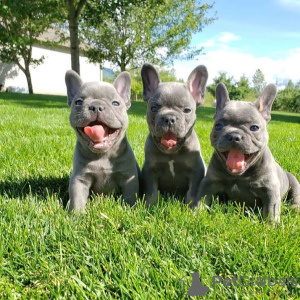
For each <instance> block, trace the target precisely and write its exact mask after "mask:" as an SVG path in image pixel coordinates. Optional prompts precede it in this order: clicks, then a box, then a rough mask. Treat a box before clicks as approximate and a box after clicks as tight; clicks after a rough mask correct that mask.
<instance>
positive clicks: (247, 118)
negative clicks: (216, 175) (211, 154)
mask: <svg viewBox="0 0 300 300" xmlns="http://www.w3.org/2000/svg"><path fill="white" fill-rule="evenodd" d="M210 139H211V144H212V146H213V147H214V148H215V150H216V152H217V153H218V155H219V157H220V158H221V160H222V162H223V164H224V167H225V168H226V169H227V170H228V172H229V173H231V174H242V173H244V172H245V171H246V170H247V169H248V168H249V167H250V166H251V165H252V164H253V163H254V162H255V160H256V158H257V157H258V155H259V153H260V151H261V150H262V149H263V148H264V147H265V146H266V145H267V143H268V132H267V129H266V121H265V119H264V118H263V117H262V116H261V114H260V113H259V111H258V109H257V108H256V107H255V105H254V104H253V103H248V102H243V101H230V102H229V103H228V104H227V105H226V106H225V107H224V109H223V110H222V111H221V112H220V113H218V114H217V115H216V117H215V123H214V126H213V129H212V132H211V135H210Z"/></svg>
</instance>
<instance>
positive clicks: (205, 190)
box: [194, 84, 300, 222]
mask: <svg viewBox="0 0 300 300" xmlns="http://www.w3.org/2000/svg"><path fill="white" fill-rule="evenodd" d="M275 97H276V86H275V85H272V84H270V85H268V86H267V87H266V88H265V89H264V91H263V92H262V93H261V95H260V96H259V97H258V99H257V100H256V101H255V102H254V103H250V102H244V101H230V100H229V96H228V92H227V89H226V87H225V85H224V84H219V85H218V86H217V88H216V100H217V104H216V113H215V116H214V119H215V122H214V126H213V129H212V132H211V135H210V139H211V144H212V146H213V147H214V153H213V156H212V158H211V161H210V164H209V167H208V170H207V175H206V177H205V178H204V179H203V180H202V182H201V185H200V188H199V193H198V199H201V198H203V197H205V204H206V205H211V203H212V199H213V197H214V196H218V195H222V196H225V198H226V199H230V200H233V201H236V202H238V203H245V204H246V205H247V206H250V207H255V206H257V207H262V214H263V217H264V218H267V217H269V218H270V220H271V221H274V222H279V221H280V208H281V200H282V198H283V197H284V196H285V195H287V198H288V199H291V201H292V202H291V205H292V206H295V207H299V206H300V185H299V182H298V181H297V179H296V178H295V177H294V176H293V175H292V174H290V173H288V172H285V171H284V170H283V169H282V168H281V167H280V166H279V165H278V164H277V163H276V161H275V159H274V157H273V155H272V153H271V151H270V149H269V147H268V139H269V135H268V132H267V126H266V125H267V122H268V121H269V120H270V119H271V115H270V114H271V107H272V104H273V101H274V99H275ZM198 204H199V203H195V205H194V206H197V205H198Z"/></svg>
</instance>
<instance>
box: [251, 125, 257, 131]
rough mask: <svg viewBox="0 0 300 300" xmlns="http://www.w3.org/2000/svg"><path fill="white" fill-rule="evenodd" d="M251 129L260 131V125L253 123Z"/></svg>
mask: <svg viewBox="0 0 300 300" xmlns="http://www.w3.org/2000/svg"><path fill="white" fill-rule="evenodd" d="M250 130H251V131H258V130H259V127H258V126H257V125H252V126H251V127H250Z"/></svg>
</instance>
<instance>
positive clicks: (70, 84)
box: [65, 70, 82, 106]
mask: <svg viewBox="0 0 300 300" xmlns="http://www.w3.org/2000/svg"><path fill="white" fill-rule="evenodd" d="M65 81H66V86H67V94H68V105H69V106H71V104H72V101H73V99H74V97H75V95H76V94H77V92H78V90H79V88H80V87H81V86H82V80H81V78H80V76H79V75H78V74H77V73H76V72H75V71H73V70H69V71H67V72H66V76H65Z"/></svg>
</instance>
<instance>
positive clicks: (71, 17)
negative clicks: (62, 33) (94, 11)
mask: <svg viewBox="0 0 300 300" xmlns="http://www.w3.org/2000/svg"><path fill="white" fill-rule="evenodd" d="M87 1H88V0H63V2H64V4H65V7H66V16H67V17H66V18H67V21H68V28H69V34H70V53H71V68H72V70H73V71H75V72H77V73H78V74H80V63H79V53H80V41H79V24H80V16H81V13H82V11H83V8H84V6H85V5H86V3H87ZM63 14H64V11H63V12H62V15H63Z"/></svg>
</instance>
